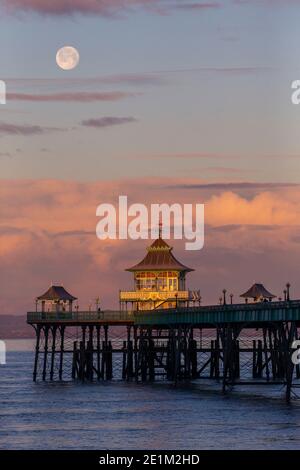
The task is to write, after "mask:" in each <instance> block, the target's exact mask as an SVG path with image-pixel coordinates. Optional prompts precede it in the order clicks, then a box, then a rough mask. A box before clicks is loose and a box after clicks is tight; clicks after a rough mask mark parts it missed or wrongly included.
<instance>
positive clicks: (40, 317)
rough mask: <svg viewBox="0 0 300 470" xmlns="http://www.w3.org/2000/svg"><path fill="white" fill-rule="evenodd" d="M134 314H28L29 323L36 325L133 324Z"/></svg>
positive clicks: (91, 312) (80, 312)
mask: <svg viewBox="0 0 300 470" xmlns="http://www.w3.org/2000/svg"><path fill="white" fill-rule="evenodd" d="M133 319H134V317H133V313H132V312H131V311H127V312H125V311H124V312H123V311H119V310H105V311H97V310H96V311H89V310H82V311H72V312H69V311H65V312H61V311H59V312H42V311H39V312H27V322H28V323H34V322H36V321H49V322H56V321H66V322H68V321H69V322H70V321H71V322H85V321H87V322H89V321H91V322H93V321H102V322H105V321H107V322H118V321H119V322H123V321H132V322H133Z"/></svg>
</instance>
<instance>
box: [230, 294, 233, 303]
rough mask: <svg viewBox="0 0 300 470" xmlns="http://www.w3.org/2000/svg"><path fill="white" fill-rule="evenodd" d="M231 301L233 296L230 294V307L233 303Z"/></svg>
mask: <svg viewBox="0 0 300 470" xmlns="http://www.w3.org/2000/svg"><path fill="white" fill-rule="evenodd" d="M232 299H233V294H230V304H231V305H232V303H233V301H232Z"/></svg>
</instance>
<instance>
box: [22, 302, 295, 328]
mask: <svg viewBox="0 0 300 470" xmlns="http://www.w3.org/2000/svg"><path fill="white" fill-rule="evenodd" d="M276 321H297V322H300V300H292V301H281V302H260V303H249V304H233V305H231V304H228V305H208V306H198V307H186V308H185V307H179V308H170V309H157V310H147V311H142V310H141V311H119V310H105V311H72V312H68V311H65V312H61V311H59V312H41V311H40V312H28V314H27V322H28V323H36V322H37V323H38V322H49V323H51V322H65V323H73V324H74V323H78V324H79V323H84V322H95V323H97V322H99V323H111V324H112V323H123V324H125V323H129V324H130V323H131V324H136V325H172V324H173V325H174V324H202V325H205V324H207V325H211V324H217V323H243V322H246V323H260V322H276Z"/></svg>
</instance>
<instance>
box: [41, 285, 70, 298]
mask: <svg viewBox="0 0 300 470" xmlns="http://www.w3.org/2000/svg"><path fill="white" fill-rule="evenodd" d="M76 299H77V297H74V296H73V295H71V294H69V292H67V291H66V289H65V288H64V287H63V286H50V287H49V289H48V290H47V291H46V292H45V293H44V294H43V295H40V296H39V297H37V300H71V301H73V300H76Z"/></svg>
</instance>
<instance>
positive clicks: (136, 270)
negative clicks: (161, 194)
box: [120, 230, 194, 310]
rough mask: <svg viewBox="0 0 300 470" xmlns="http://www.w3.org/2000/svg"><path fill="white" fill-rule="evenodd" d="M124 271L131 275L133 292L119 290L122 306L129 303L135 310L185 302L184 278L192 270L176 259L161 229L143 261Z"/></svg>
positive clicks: (186, 295) (186, 297)
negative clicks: (132, 276)
mask: <svg viewBox="0 0 300 470" xmlns="http://www.w3.org/2000/svg"><path fill="white" fill-rule="evenodd" d="M126 271H130V272H132V273H133V274H134V291H131V292H124V291H121V292H120V304H121V308H122V309H124V308H125V309H126V310H127V304H128V303H130V304H131V306H132V308H133V309H134V310H152V309H155V308H171V307H176V306H178V305H185V304H186V303H187V301H188V297H189V293H188V291H187V290H186V289H185V277H186V274H187V273H188V272H191V271H194V270H193V269H192V268H188V267H187V266H185V265H184V264H182V263H181V262H180V261H178V260H177V259H176V258H175V256H174V254H173V252H172V247H171V246H169V245H168V244H167V243H166V241H165V240H163V239H162V237H161V230H160V231H159V237H158V238H157V239H156V240H155V241H154V242H153V243H152V244H151V245H150V246H149V247H148V248H147V254H146V256H145V257H144V258H143V259H142V261H140V262H139V263H137V264H135V265H134V266H132V267H130V268H127V269H126Z"/></svg>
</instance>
